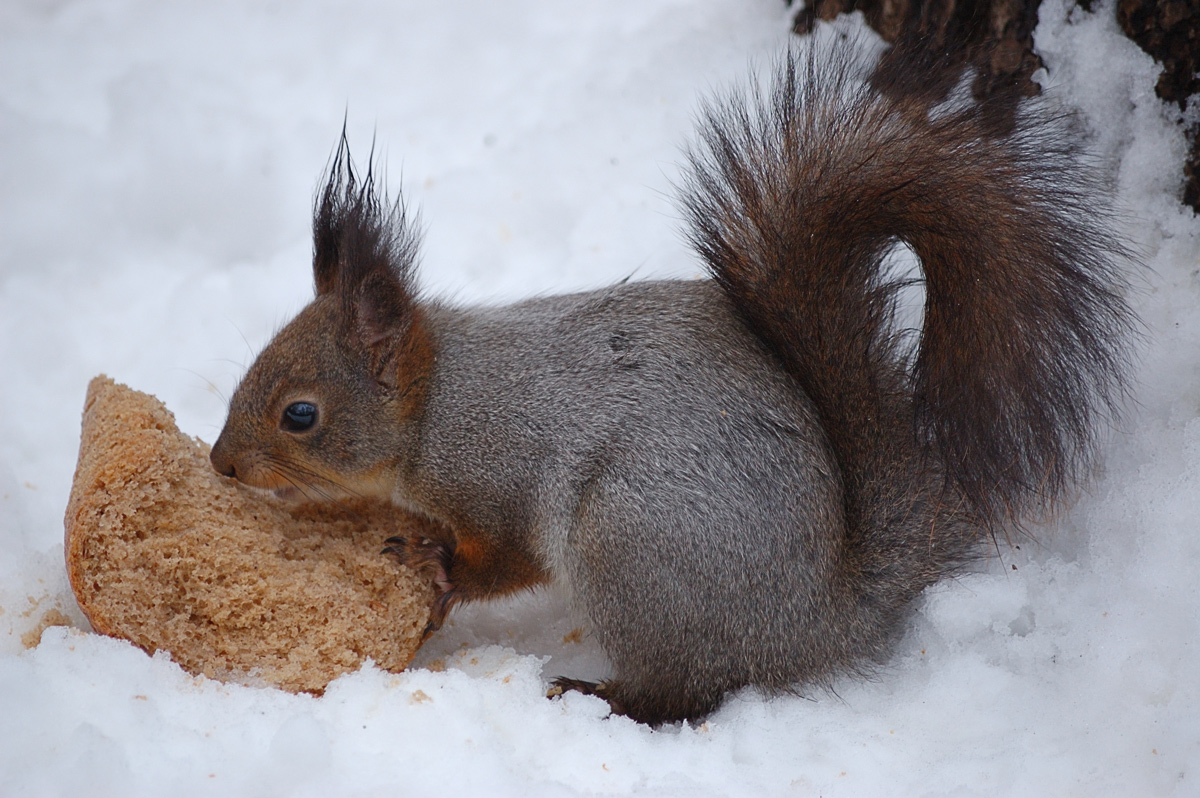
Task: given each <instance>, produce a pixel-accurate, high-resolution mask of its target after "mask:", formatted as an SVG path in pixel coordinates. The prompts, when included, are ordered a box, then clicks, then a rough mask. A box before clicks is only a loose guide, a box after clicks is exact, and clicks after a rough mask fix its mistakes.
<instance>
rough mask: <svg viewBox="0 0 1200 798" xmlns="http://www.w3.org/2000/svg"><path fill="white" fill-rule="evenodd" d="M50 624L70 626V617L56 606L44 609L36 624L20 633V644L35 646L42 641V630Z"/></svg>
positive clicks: (27, 646) (29, 646)
mask: <svg viewBox="0 0 1200 798" xmlns="http://www.w3.org/2000/svg"><path fill="white" fill-rule="evenodd" d="M51 626H71V619H70V618H68V617H67V616H66V615H63V614H62V612H61V611H60V610H59V609H58V608H57V607H53V608H51V609H48V610H46V611H45V612H43V613H42V617H41V618H40V619H39V620H38V622H37V626H35V627H33V628H32V629H30V630H29V631H28V632H26V633H25V634H23V635H21V645H23V646H24V647H25V648H27V649H30V648H37V647H38V644H39V643H41V642H42V632H44V631H46V630H47V629H49V628H50V627H51Z"/></svg>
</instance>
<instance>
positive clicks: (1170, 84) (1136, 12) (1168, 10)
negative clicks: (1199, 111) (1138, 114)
mask: <svg viewBox="0 0 1200 798" xmlns="http://www.w3.org/2000/svg"><path fill="white" fill-rule="evenodd" d="M1117 20H1118V21H1119V22H1120V23H1121V29H1122V30H1123V31H1125V35H1126V36H1128V37H1129V38H1130V39H1133V40H1134V41H1135V42H1137V43H1138V45H1139V46H1140V47H1141V48H1142V49H1143V50H1145V51H1146V52H1147V53H1149V54H1150V55H1152V56H1153V57H1154V59H1155V60H1156V61H1158V62H1159V63H1160V64H1162V65H1163V73H1162V75H1160V76H1159V78H1158V85H1157V86H1156V87H1155V92H1156V93H1157V94H1158V96H1159V97H1162V98H1163V99H1164V100H1167V101H1168V102H1173V103H1176V104H1177V105H1178V106H1179V107H1180V109H1186V108H1187V103H1188V99H1189V98H1191V97H1195V96H1196V95H1197V93H1200V77H1197V75H1196V73H1197V71H1198V70H1200V0H1118V3H1117ZM1196 102H1200V100H1197V101H1196ZM1197 132H1198V131H1197V130H1196V128H1195V126H1193V128H1192V129H1191V130H1190V131H1189V135H1190V136H1191V141H1192V151H1191V154H1190V156H1189V157H1188V161H1187V163H1186V164H1184V167H1183V173H1184V179H1185V184H1184V188H1183V201H1184V202H1185V203H1187V204H1188V205H1190V206H1191V207H1192V208H1193V209H1194V210H1198V211H1200V136H1197Z"/></svg>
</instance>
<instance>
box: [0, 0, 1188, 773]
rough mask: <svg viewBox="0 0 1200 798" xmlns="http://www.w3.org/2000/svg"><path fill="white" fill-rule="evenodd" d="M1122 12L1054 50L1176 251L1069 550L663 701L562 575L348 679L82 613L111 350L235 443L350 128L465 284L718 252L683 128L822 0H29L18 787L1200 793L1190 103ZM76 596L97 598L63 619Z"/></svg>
mask: <svg viewBox="0 0 1200 798" xmlns="http://www.w3.org/2000/svg"><path fill="white" fill-rule="evenodd" d="M1096 6H1097V8H1096V11H1095V13H1093V14H1089V13H1085V12H1083V11H1081V10H1080V9H1078V8H1073V7H1071V6H1070V4H1069V3H1067V2H1066V0H1048V2H1047V3H1046V4H1045V5H1044V6H1043V8H1042V12H1041V13H1042V18H1041V24H1040V27H1039V28H1038V32H1037V43H1038V46H1039V48H1040V51H1041V53H1042V55H1043V57H1044V59H1045V62H1046V64H1047V66H1048V67H1049V75H1048V76H1047V77H1046V79H1045V83H1046V85H1047V86H1048V88H1049V91H1050V94H1051V96H1052V97H1055V98H1058V99H1059V100H1060V101H1062V102H1064V103H1066V104H1068V105H1072V106H1075V107H1078V108H1079V109H1080V111H1081V112H1082V114H1083V117H1084V119H1085V122H1086V124H1087V127H1088V129H1089V130H1090V131H1091V133H1092V135H1093V136H1094V138H1095V148H1096V152H1097V158H1098V162H1099V164H1100V166H1101V167H1102V168H1103V169H1104V170H1105V172H1106V173H1107V174H1108V175H1110V176H1111V178H1112V180H1113V183H1114V185H1115V186H1116V187H1117V190H1118V196H1119V201H1120V203H1121V205H1122V207H1123V208H1125V209H1127V212H1128V213H1127V226H1126V229H1125V230H1124V231H1123V232H1124V233H1125V234H1126V235H1127V236H1129V238H1130V239H1131V241H1132V242H1133V243H1134V245H1135V246H1136V247H1137V248H1138V250H1139V251H1140V252H1141V253H1142V254H1143V256H1144V258H1145V260H1146V262H1147V263H1148V265H1149V266H1150V269H1148V270H1147V271H1146V272H1145V274H1144V275H1142V276H1140V277H1139V278H1138V281H1137V282H1138V291H1137V295H1136V296H1135V297H1134V302H1135V303H1136V305H1137V307H1138V310H1139V312H1140V313H1141V314H1142V316H1143V318H1144V321H1145V324H1146V336H1145V342H1144V344H1143V346H1142V350H1141V358H1142V365H1141V369H1140V373H1139V385H1138V390H1137V396H1136V403H1135V405H1134V406H1133V407H1132V408H1131V410H1130V413H1129V416H1128V418H1127V419H1126V420H1125V421H1124V422H1123V423H1122V425H1121V427H1120V429H1119V430H1117V432H1116V433H1115V434H1114V435H1113V436H1112V440H1111V442H1110V443H1109V445H1108V451H1107V453H1106V467H1105V469H1104V471H1103V473H1101V474H1099V475H1098V476H1097V479H1096V480H1095V482H1094V483H1093V484H1091V485H1090V486H1089V487H1088V488H1087V489H1086V490H1083V491H1081V492H1080V494H1079V496H1078V499H1077V500H1076V501H1075V502H1074V503H1073V505H1071V506H1070V507H1068V508H1066V509H1065V510H1064V511H1063V512H1062V513H1061V515H1060V516H1059V517H1057V518H1056V519H1054V520H1053V521H1052V522H1050V523H1047V524H1046V525H1044V526H1042V527H1039V528H1038V529H1037V530H1035V532H1036V535H1037V540H1036V541H1033V540H1028V539H1022V540H1017V541H1016V543H1017V544H1018V547H1017V548H1014V547H1011V546H1004V545H1001V546H1000V547H999V548H998V550H997V551H996V553H995V556H994V557H993V558H992V559H991V560H990V561H989V562H988V563H987V564H986V565H985V566H984V567H982V568H981V569H980V570H979V572H978V573H973V574H970V575H967V576H964V577H962V578H960V579H957V580H955V581H953V582H949V583H946V584H942V585H939V586H937V587H935V588H933V589H930V590H929V591H927V595H926V596H925V597H924V598H923V600H922V602H921V605H920V607H919V608H918V612H917V613H916V615H915V616H914V618H913V621H912V624H911V628H910V630H909V631H908V633H907V634H906V635H905V637H904V639H903V640H902V641H901V642H900V644H899V646H898V648H897V651H896V654H895V657H894V659H893V660H892V662H891V663H890V665H889V667H888V668H887V669H886V670H885V671H884V672H883V673H882V674H881V675H880V676H879V677H878V678H877V679H875V680H873V681H869V682H863V681H856V680H851V679H846V680H843V681H842V682H840V683H839V684H838V685H837V688H836V692H835V693H824V692H821V693H816V694H813V695H811V696H807V697H785V698H773V699H764V698H762V697H760V696H758V695H756V694H754V693H753V692H745V693H742V694H739V695H737V696H734V697H733V698H732V699H730V700H729V701H728V702H727V703H726V704H725V706H724V707H722V708H721V709H720V710H719V711H718V712H716V713H715V714H714V715H713V716H711V717H710V718H709V719H708V720H707V721H706V722H704V723H702V724H697V725H687V724H685V725H682V726H674V727H667V728H664V729H661V730H658V731H652V730H649V729H647V728H645V727H642V726H638V725H636V724H633V723H631V722H629V721H627V720H625V719H622V718H607V717H606V711H605V706H604V705H603V704H602V703H601V702H599V701H598V700H597V699H594V698H588V697H584V696H578V695H569V696H567V697H566V698H565V699H563V700H560V701H547V700H546V699H545V698H543V697H542V695H543V691H544V689H545V685H546V682H547V681H548V679H549V678H551V677H553V676H556V675H559V674H569V675H572V676H582V677H588V676H592V677H595V676H599V675H602V674H603V672H604V662H603V657H602V655H601V654H600V653H599V651H598V650H597V648H596V647H595V645H594V644H593V643H592V642H590V641H589V640H588V639H587V637H586V636H584V637H583V638H582V642H576V640H577V638H578V636H577V635H572V631H573V630H574V625H573V623H572V621H571V619H570V618H569V617H567V616H566V614H565V611H564V610H563V604H562V601H561V600H560V599H559V598H558V597H557V596H555V595H554V594H553V593H552V592H546V593H542V594H538V595H533V596H528V597H524V598H521V599H518V600H514V601H508V602H504V603H501V604H498V605H493V606H480V607H470V608H464V609H463V610H461V611H459V612H458V613H457V614H456V616H455V617H454V619H453V621H452V623H451V624H450V625H449V626H448V627H447V628H446V629H445V630H444V631H443V632H442V633H441V634H440V635H439V636H438V637H437V638H435V639H434V640H433V641H431V642H430V643H429V644H428V645H427V647H426V648H425V649H424V650H423V651H422V652H421V655H420V657H419V659H418V662H417V667H415V668H414V669H412V670H410V671H408V672H406V673H404V674H400V675H393V674H388V673H384V672H381V671H378V670H375V669H372V668H366V669H364V670H362V671H360V672H358V673H355V674H351V675H348V676H346V677H343V678H342V679H340V680H338V681H337V682H335V683H334V684H333V685H332V686H331V688H330V689H329V691H328V692H327V693H326V694H325V695H324V696H323V697H321V698H313V697H310V696H294V695H289V694H286V693H282V692H279V691H276V690H271V689H265V688H251V687H243V686H239V685H227V684H222V683H220V682H215V681H210V680H205V679H197V678H193V677H191V676H189V675H187V674H185V673H184V672H182V671H181V670H180V669H179V668H178V667H176V666H175V665H174V664H173V663H172V662H171V661H170V659H169V658H168V657H167V656H165V655H163V654H159V655H156V656H153V657H150V656H147V655H146V654H144V653H143V652H141V651H140V650H137V649H135V648H133V647H132V646H130V645H129V644H126V643H124V642H121V641H117V640H112V639H108V638H104V637H100V636H98V635H95V634H92V633H90V632H87V631H83V630H86V629H87V625H86V622H85V621H84V620H83V618H82V616H81V615H80V613H79V611H78V609H77V607H76V606H75V604H74V601H73V599H72V598H71V594H70V590H69V588H68V587H67V585H66V578H65V573H64V568H63V565H62V543H61V536H62V525H61V524H62V521H61V519H62V514H63V510H64V508H65V506H66V501H67V493H68V491H69V488H70V482H71V475H72V472H73V469H74V462H75V457H76V454H77V446H78V433H79V415H80V411H81V409H82V401H83V395H84V389H85V386H86V384H87V381H88V380H89V379H90V378H91V377H92V376H94V375H95V374H97V373H100V372H106V373H108V374H110V375H111V376H113V377H114V378H115V379H117V380H119V381H121V382H125V383H128V384H129V385H131V386H133V387H135V388H138V389H140V390H144V391H148V392H150V393H153V394H155V395H157V396H158V397H160V398H161V399H163V401H165V402H166V404H167V406H168V407H170V408H171V409H172V410H173V411H174V412H175V413H176V415H177V417H178V420H179V423H180V426H181V427H182V428H183V429H184V430H185V431H187V432H189V433H191V434H196V435H200V436H201V437H204V438H206V439H208V440H210V441H211V440H212V439H213V438H214V437H215V436H216V433H217V432H218V431H219V429H220V426H221V424H222V422H223V420H224V410H225V405H224V398H223V397H225V396H228V394H229V392H230V391H231V390H232V387H233V385H234V384H235V382H236V380H237V378H238V376H239V375H240V373H241V372H242V370H243V369H244V367H245V366H246V365H247V364H248V363H249V362H250V360H251V359H252V358H253V355H254V353H255V352H256V351H257V350H258V349H259V348H260V347H261V346H262V345H263V344H264V343H265V342H266V340H268V338H269V337H270V335H271V333H272V332H273V331H274V330H275V329H276V328H277V327H278V326H279V325H280V324H282V323H283V322H284V321H285V320H287V319H288V318H289V317H290V316H291V315H292V314H293V313H294V312H295V311H296V310H298V309H299V308H300V307H302V306H303V304H304V303H305V302H306V301H307V299H308V298H309V295H310V292H311V278H310V275H309V272H308V259H309V254H310V250H309V247H310V243H309V239H308V233H309V231H308V223H309V219H308V214H309V210H310V202H311V198H312V193H313V190H314V188H315V187H316V181H317V179H318V175H319V173H320V172H321V170H322V169H323V168H324V166H325V165H326V163H327V161H328V158H329V157H330V155H331V153H332V150H333V147H334V145H335V143H336V140H337V136H338V134H339V132H340V130H341V126H342V123H343V119H345V120H346V124H347V127H348V131H349V135H350V141H351V144H352V147H353V148H354V150H355V152H356V153H357V155H358V156H359V158H360V160H361V159H362V158H365V156H366V154H367V152H368V151H369V149H370V147H371V142H372V141H374V144H375V147H376V150H377V152H379V153H382V154H383V156H384V157H385V160H386V163H387V164H388V175H387V177H388V184H389V185H390V186H391V187H392V189H393V190H398V189H399V188H401V187H403V189H404V191H405V193H406V196H407V197H408V199H409V200H410V201H411V202H412V203H413V204H414V205H415V206H419V207H420V209H421V212H422V216H423V219H424V220H425V227H426V231H427V235H426V239H425V248H424V253H425V254H424V259H423V266H422V271H421V279H422V281H423V284H424V285H425V286H426V288H427V290H428V291H429V293H431V294H435V295H441V296H450V297H455V298H457V299H460V300H462V301H481V300H487V301H492V300H504V299H512V298H516V297H521V296H527V295H530V294H542V293H552V292H558V291H565V290H572V289H578V288H584V287H589V286H598V285H602V284H604V283H608V282H612V281H614V280H618V279H622V278H624V277H626V276H629V275H631V274H632V275H634V276H635V278H647V277H652V276H654V277H660V276H691V275H695V274H696V273H697V272H698V270H699V267H698V265H697V261H696V260H695V258H694V257H693V256H692V255H691V254H690V253H689V252H688V251H687V249H686V247H685V246H684V244H683V243H682V237H681V235H680V232H679V223H678V214H677V213H676V211H675V209H674V208H673V206H672V202H671V197H670V194H671V190H670V183H671V177H672V175H674V174H675V173H676V169H677V165H678V163H679V160H680V158H679V155H678V153H679V146H680V145H681V144H682V143H683V142H684V141H685V140H686V139H687V136H688V135H689V132H690V130H691V125H692V115H693V113H694V111H695V109H696V107H697V102H698V98H699V97H700V96H701V95H703V94H705V93H708V92H710V91H712V90H714V89H717V88H720V87H723V86H728V85H730V84H733V83H735V82H737V81H739V80H741V79H743V77H744V76H745V75H746V74H747V71H748V70H749V69H750V67H751V65H752V64H754V63H758V64H762V63H765V62H767V61H769V60H770V58H771V56H772V54H774V53H776V52H778V51H779V49H780V48H782V47H784V46H785V45H786V42H787V40H788V32H787V31H788V26H789V13H790V12H789V11H788V10H787V9H786V8H785V7H784V5H783V4H782V3H780V2H777V0H751V1H750V2H747V0H738V1H737V2H734V0H690V1H689V2H684V1H683V0H609V2H607V3H579V4H563V3H553V2H547V0H510V2H507V3H492V2H483V1H482V0H442V2H440V3H436V4H434V3H418V2H411V1H410V2H391V3H384V2H372V1H370V0H359V1H358V2H350V3H343V4H337V5H336V6H335V5H334V4H321V3H315V2H306V1H304V0H295V1H294V2H291V3H287V4H276V3H266V2H254V3H247V2H210V3H205V4H188V3H164V2H145V1H144V0H113V2H106V3H83V2H71V1H70V0H59V1H58V2H49V1H47V0H41V1H35V0H10V1H9V2H7V3H5V4H3V5H0V374H3V377H2V378H0V408H2V409H3V412H2V413H0V707H3V709H2V710H0V794H2V795H22V796H38V795H68V794H70V795H80V794H83V795H122V796H125V795H183V796H188V795H222V796H228V795H301V796H302V795H347V796H350V795H355V796H357V795H364V796H365V795H383V794H388V795H391V794H401V795H441V794H454V793H467V794H472V793H473V794H481V795H548V796H559V795H562V796H572V795H597V794H646V795H650V794H652V795H688V796H692V795H729V794H746V795H760V794H761V795H778V794H797V795H817V794H820V795H879V794H888V795H915V794H920V795H949V794H953V795H993V794H1014V795H1016V794H1020V795H1081V796H1082V795H1088V796H1090V795H1095V794H1125V795H1134V794H1136V795H1196V794H1200V687H1198V684H1200V652H1198V650H1197V648H1198V645H1200V642H1198V641H1200V586H1198V584H1197V580H1196V579H1194V577H1193V574H1194V571H1195V568H1196V565H1197V563H1200V535H1197V534H1196V520H1195V519H1196V518H1197V515H1198V510H1200V368H1198V366H1200V357H1198V354H1197V353H1200V279H1198V277H1197V274H1198V272H1200V222H1198V221H1197V218H1196V217H1195V216H1194V215H1193V214H1192V213H1191V211H1189V210H1188V209H1186V208H1184V207H1182V206H1181V205H1180V204H1179V202H1178V196H1179V193H1180V171H1181V170H1180V165H1181V163H1182V158H1183V153H1184V140H1183V137H1182V134H1181V132H1180V130H1179V127H1178V125H1177V124H1176V122H1177V120H1178V119H1179V112H1178V110H1177V109H1175V108H1173V107H1169V106H1165V105H1163V104H1162V103H1161V102H1159V101H1158V100H1157V98H1156V97H1155V96H1154V93H1153V86H1154V81H1155V79H1156V76H1157V69H1156V67H1155V65H1154V64H1153V62H1152V61H1151V60H1150V59H1149V58H1148V57H1147V56H1145V55H1144V54H1143V53H1141V51H1140V50H1138V48H1137V47H1136V46H1134V45H1133V44H1132V43H1130V42H1129V41H1127V40H1126V39H1124V38H1123V37H1122V36H1120V34H1119V32H1118V31H1117V28H1116V24H1115V21H1114V19H1113V17H1114V10H1113V0H1106V2H1101V3H1097V4H1096ZM840 24H842V25H843V26H846V27H848V28H857V27H858V22H857V21H856V20H844V21H842V22H841V23H840ZM52 610H57V611H58V612H59V613H62V614H64V615H65V616H66V617H67V618H69V619H70V621H71V622H72V623H73V625H74V627H76V628H67V627H63V626H52V627H50V628H49V629H46V631H45V632H44V633H43V634H42V635H41V642H40V645H32V644H36V643H37V632H38V631H39V627H40V625H41V624H42V623H43V619H46V620H49V621H53V620H54V616H53V614H51V616H50V617H49V618H47V617H46V615H47V613H48V612H51V611H52ZM27 644H31V645H32V647H27Z"/></svg>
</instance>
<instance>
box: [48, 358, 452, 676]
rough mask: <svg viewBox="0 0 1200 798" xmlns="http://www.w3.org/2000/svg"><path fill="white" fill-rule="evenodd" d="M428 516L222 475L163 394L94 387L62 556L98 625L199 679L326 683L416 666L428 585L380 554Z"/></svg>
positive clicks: (108, 383)
mask: <svg viewBox="0 0 1200 798" xmlns="http://www.w3.org/2000/svg"><path fill="white" fill-rule="evenodd" d="M422 523H424V522H422V521H421V520H420V519H417V518H415V517H413V516H409V515H408V514H407V513H405V512H404V511H402V510H400V509H398V508H396V507H395V506H393V505H390V504H387V503H384V502H377V501H365V500H364V501H355V502H349V503H347V502H340V503H337V504H323V505H316V504H308V505H296V504H291V503H287V502H284V501H282V500H279V499H276V498H275V497H274V496H272V495H270V494H267V493H264V492H261V491H256V490H254V489H250V488H246V487H245V486H242V485H240V484H239V483H237V482H236V481H235V480H233V479H228V478H225V477H221V476H219V475H218V474H216V473H215V472H214V471H213V470H212V468H211V466H210V465H209V461H208V446H207V445H206V444H204V443H203V442H201V441H199V440H196V439H192V438H189V437H188V436H186V435H184V434H183V433H181V432H180V431H179V429H178V427H177V426H176V425H175V419H174V416H173V415H172V414H171V412H170V411H169V410H167V408H166V407H165V406H164V405H163V404H162V403H161V402H159V401H158V400H157V399H155V398H154V397H152V396H149V395H147V394H144V393H140V392H137V391H134V390H131V389H130V388H128V387H126V386H123V385H119V384H117V383H115V382H113V381H112V380H111V379H109V378H108V377H105V376H100V377H97V378H96V379H94V380H93V381H92V383H91V384H90V386H89V387H88V393H87V400H86V403H85V406H84V413H83V429H82V436H81V440H80V448H79V464H78V466H77V468H76V472H75V480H74V484H73V486H72V490H71V498H70V502H69V504H68V506H67V512H66V518H65V527H66V541H65V544H66V545H65V549H66V563H67V574H68V576H69V578H70V582H71V587H72V589H73V590H74V593H75V597H76V599H77V601H78V602H79V606H80V608H81V609H82V610H83V613H84V614H85V615H86V616H87V618H88V620H89V621H91V623H92V627H93V628H94V629H95V630H96V631H97V632H100V633H101V634H106V635H110V636H114V637H121V638H125V639H127V640H129V641H131V642H133V643H134V644H136V645H138V646H139V647H141V648H143V649H145V650H146V651H147V652H151V653H152V652H154V651H158V650H162V651H167V652H169V653H170V655H171V657H172V659H174V661H176V662H177V663H179V664H180V665H181V666H182V667H183V668H184V669H185V670H187V671H189V672H191V673H194V674H204V675H206V676H209V677H215V678H221V679H226V680H234V681H241V682H244V683H259V684H262V683H266V684H271V685H275V686H277V687H281V688H283V689H285V690H290V691H293V692H297V691H304V692H311V693H320V692H322V691H323V690H324V689H325V686H326V685H327V684H328V683H329V682H330V681H331V680H332V679H334V678H336V677H337V676H339V675H341V674H343V673H346V672H349V671H353V670H357V669H358V668H359V667H360V666H361V665H362V664H363V662H365V661H366V660H367V659H368V658H369V659H371V660H373V661H374V662H375V664H376V665H378V666H379V667H381V668H384V669H386V670H389V671H399V670H402V669H403V668H404V667H406V666H407V665H408V663H409V662H410V661H411V660H412V658H413V655H414V654H415V653H416V650H417V647H418V646H419V645H420V642H421V635H422V632H423V631H424V629H425V626H426V624H427V623H428V620H429V608H430V605H431V604H432V602H433V599H434V591H433V588H432V586H431V585H430V584H429V582H428V580H426V579H422V578H421V577H419V576H418V575H417V574H416V573H414V572H413V571H411V570H409V569H408V568H405V567H404V566H401V565H398V564H397V563H395V562H394V561H392V560H390V559H389V558H386V557H384V556H382V555H381V554H380V549H381V548H382V547H383V545H384V540H385V539H387V538H389V537H393V536H406V535H408V534H413V533H414V527H417V526H420V525H421V524H422Z"/></svg>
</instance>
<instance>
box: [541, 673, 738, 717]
mask: <svg viewBox="0 0 1200 798" xmlns="http://www.w3.org/2000/svg"><path fill="white" fill-rule="evenodd" d="M565 693H581V694H582V695H594V696H596V697H597V698H602V699H604V700H605V701H606V702H607V703H608V706H609V709H610V710H611V712H612V714H613V715H620V716H622V717H626V718H629V719H630V720H633V721H636V722H638V723H644V724H646V725H647V726H651V727H653V728H658V727H659V726H662V725H663V724H664V723H677V722H679V721H685V720H687V721H694V720H697V719H700V718H703V717H704V716H705V715H708V714H709V713H711V712H712V711H713V710H715V709H716V708H717V706H718V705H719V704H720V703H721V698H722V696H721V695H720V694H717V695H715V696H708V695H705V696H699V695H682V694H680V693H679V692H678V691H664V692H661V693H660V694H655V692H654V691H653V690H644V689H640V688H639V687H638V686H636V685H634V684H633V683H632V682H630V681H626V680H622V679H614V680H611V681H608V680H606V681H599V682H589V681H586V680H584V679H571V678H568V677H565V676H559V677H557V678H556V679H554V680H553V681H552V682H551V683H550V688H549V689H548V690H547V691H546V698H550V699H554V698H560V697H562V695H563V694H565Z"/></svg>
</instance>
